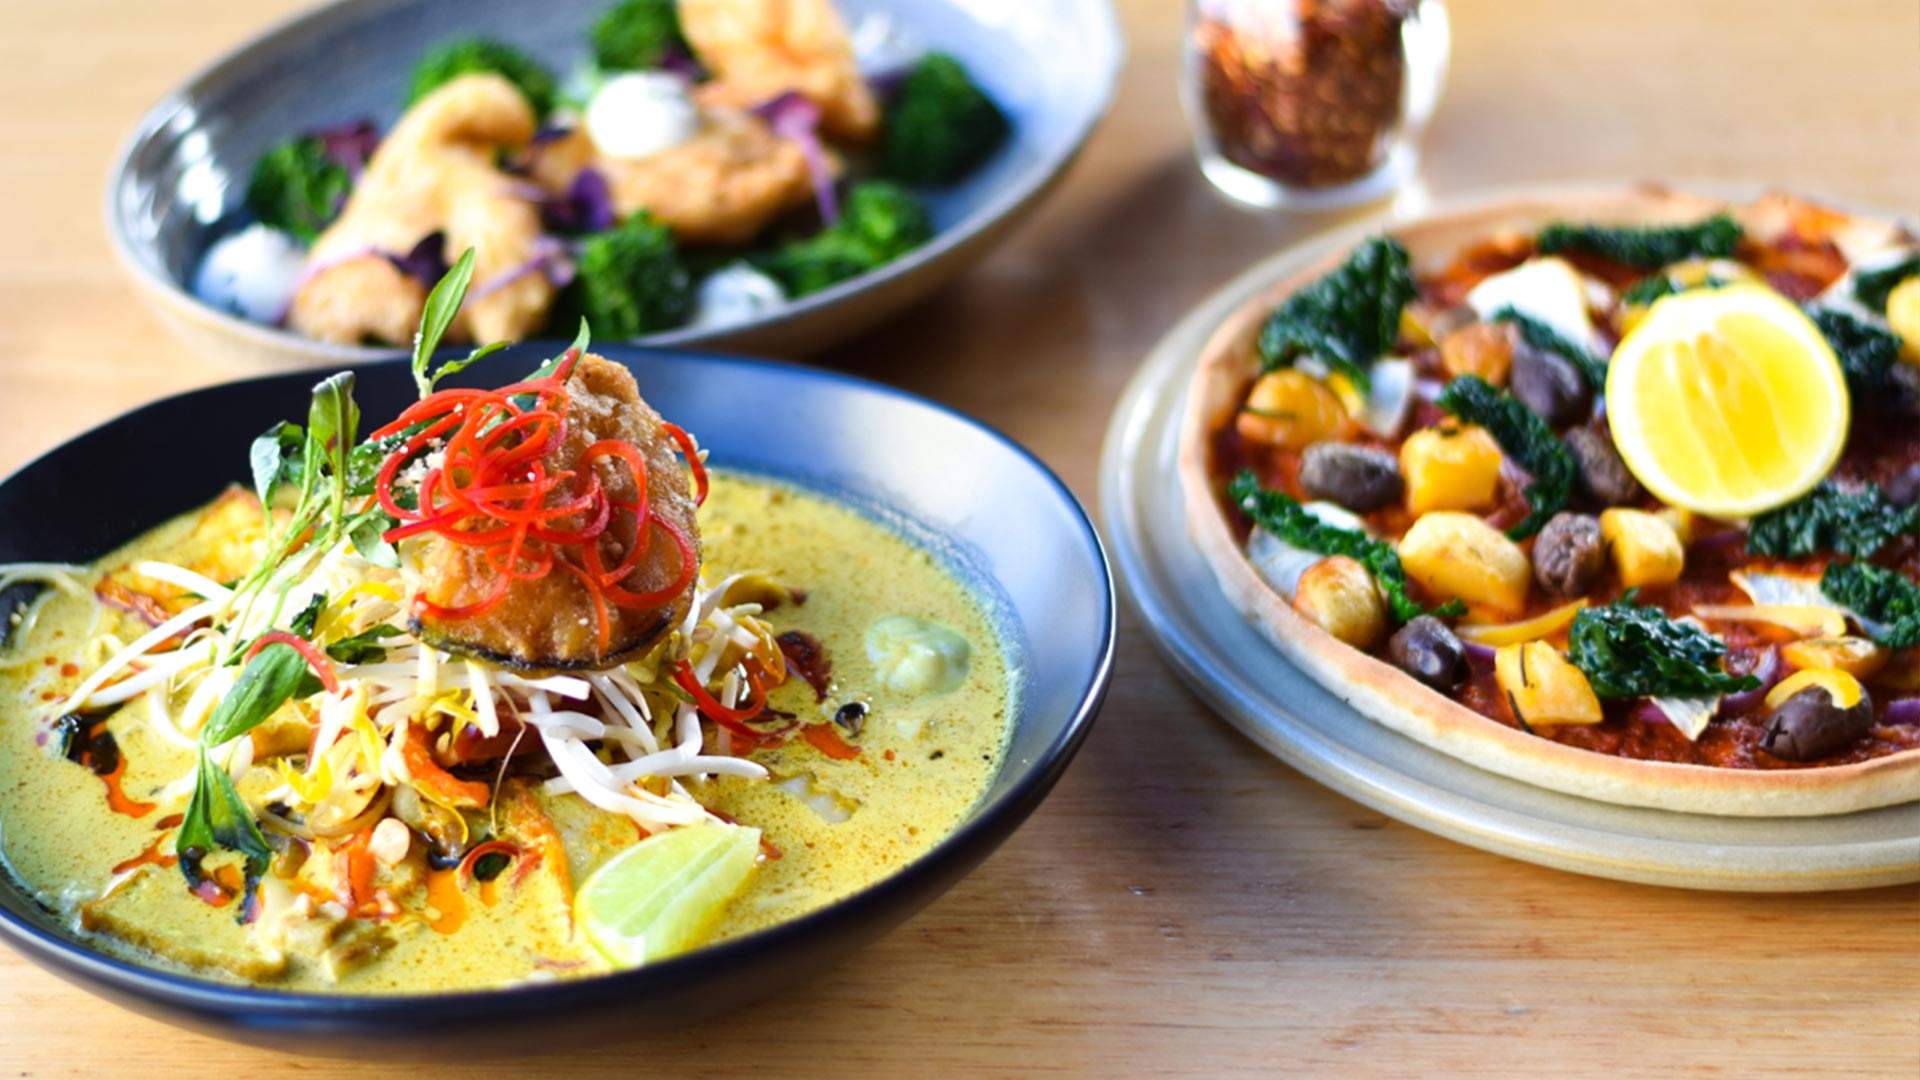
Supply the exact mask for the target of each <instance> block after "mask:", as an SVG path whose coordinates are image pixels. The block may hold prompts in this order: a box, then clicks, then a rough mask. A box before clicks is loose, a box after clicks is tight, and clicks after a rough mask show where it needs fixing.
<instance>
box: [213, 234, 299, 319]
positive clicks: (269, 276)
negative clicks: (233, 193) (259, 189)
mask: <svg viewBox="0 0 1920 1080" xmlns="http://www.w3.org/2000/svg"><path fill="white" fill-rule="evenodd" d="M306 266H307V253H306V252H305V251H304V250H302V249H301V247H300V243H299V241H297V240H295V239H294V238H293V237H291V236H289V235H287V234H286V233H283V232H281V231H280V230H279V229H275V228H271V227H269V226H266V225H249V226H247V227H246V228H244V229H242V230H240V231H239V232H237V233H234V234H232V235H230V236H227V237H223V238H222V239H221V240H220V241H219V242H217V243H215V244H214V245H213V246H212V247H210V248H208V249H207V253H206V254H205V255H204V256H202V257H201V259H200V268H199V270H198V271H196V272H195V273H194V275H193V294H194V295H195V296H198V297H199V298H200V299H202V300H205V301H206V302H207V303H209V304H212V305H213V306H214V307H217V308H219V309H221V310H222V311H230V312H232V313H234V314H235V315H239V316H241V317H242V318H246V319H251V320H253V321H254V322H262V323H277V322H279V321H280V318H281V316H282V315H285V314H286V311H287V305H289V304H291V303H293V294H294V291H295V290H296V289H298V288H299V285H300V275H301V274H302V273H304V272H305V270H306Z"/></svg>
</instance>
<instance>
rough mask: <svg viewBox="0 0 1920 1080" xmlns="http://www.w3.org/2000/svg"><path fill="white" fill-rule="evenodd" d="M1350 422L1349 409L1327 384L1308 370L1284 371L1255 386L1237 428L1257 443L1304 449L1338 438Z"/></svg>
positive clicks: (1264, 378) (1265, 376)
mask: <svg viewBox="0 0 1920 1080" xmlns="http://www.w3.org/2000/svg"><path fill="white" fill-rule="evenodd" d="M1347 422H1348V416H1347V409H1346V406H1345V405H1342V404H1341V403H1340V398H1339V397H1338V396H1337V395H1336V394H1334V392H1333V391H1332V390H1330V389H1328V388H1327V385H1326V384H1325V383H1323V382H1321V381H1320V380H1319V379H1316V378H1314V377H1313V376H1311V375H1309V374H1307V373H1306V372H1304V371H1296V370H1294V369H1293V368H1282V369H1281V370H1279V371H1269V372H1267V373H1266V374H1265V375H1262V376H1260V379H1259V381H1257V382H1255V383H1254V384H1253V389H1252V390H1250V391H1248V392H1247V403H1246V404H1245V405H1243V406H1241V409H1240V415H1239V416H1237V417H1235V418H1234V427H1235V428H1236V429H1237V430H1238V431H1239V432H1240V434H1241V435H1242V436H1243V437H1245V438H1247V439H1250V440H1252V441H1254V442H1259V443H1266V444H1268V445H1270V446H1279V447H1283V448H1285V449H1288V450H1304V449H1306V448H1307V447H1309V446H1311V445H1313V444H1314V443H1317V442H1320V441H1322V440H1324V439H1333V438H1338V437H1339V436H1340V435H1341V434H1342V433H1343V432H1345V431H1346V429H1347Z"/></svg>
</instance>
